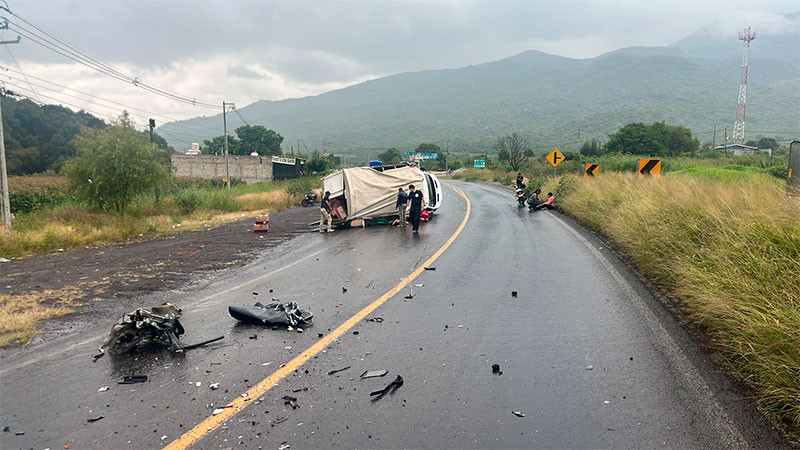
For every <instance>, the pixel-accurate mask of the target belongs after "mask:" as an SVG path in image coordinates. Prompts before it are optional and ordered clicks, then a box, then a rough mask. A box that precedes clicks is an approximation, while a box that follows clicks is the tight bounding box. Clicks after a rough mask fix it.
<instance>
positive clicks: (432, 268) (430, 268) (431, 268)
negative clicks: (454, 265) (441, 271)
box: [425, 267, 436, 270]
mask: <svg viewBox="0 0 800 450" xmlns="http://www.w3.org/2000/svg"><path fill="white" fill-rule="evenodd" d="M425 270H436V267H426V268H425Z"/></svg>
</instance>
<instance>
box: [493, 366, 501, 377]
mask: <svg viewBox="0 0 800 450" xmlns="http://www.w3.org/2000/svg"><path fill="white" fill-rule="evenodd" d="M492 373H493V374H495V375H502V374H503V372H501V371H500V364H492Z"/></svg>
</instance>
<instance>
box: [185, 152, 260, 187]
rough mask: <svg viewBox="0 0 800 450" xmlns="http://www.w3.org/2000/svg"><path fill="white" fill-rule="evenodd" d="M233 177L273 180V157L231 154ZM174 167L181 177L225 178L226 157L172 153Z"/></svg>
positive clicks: (251, 179)
mask: <svg viewBox="0 0 800 450" xmlns="http://www.w3.org/2000/svg"><path fill="white" fill-rule="evenodd" d="M228 165H229V166H230V174H231V179H232V180H233V179H238V180H242V181H244V182H245V183H255V182H258V181H272V159H271V158H270V157H269V156H229V157H228ZM172 167H173V168H174V169H175V175H176V176H179V177H192V178H206V179H217V180H221V179H223V178H225V157H224V156H211V155H197V156H183V155H172Z"/></svg>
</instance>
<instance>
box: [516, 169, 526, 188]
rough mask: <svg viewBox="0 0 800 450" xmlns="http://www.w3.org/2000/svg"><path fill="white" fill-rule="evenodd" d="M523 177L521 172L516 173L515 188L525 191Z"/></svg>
mask: <svg viewBox="0 0 800 450" xmlns="http://www.w3.org/2000/svg"><path fill="white" fill-rule="evenodd" d="M524 181H525V177H523V176H522V172H517V187H518V188H522V189H525V183H524Z"/></svg>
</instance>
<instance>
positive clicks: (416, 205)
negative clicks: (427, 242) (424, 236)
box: [408, 184, 425, 233]
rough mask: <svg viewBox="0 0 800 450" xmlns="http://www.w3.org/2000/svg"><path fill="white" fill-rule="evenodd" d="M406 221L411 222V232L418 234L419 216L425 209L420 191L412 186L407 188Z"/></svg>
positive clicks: (423, 198) (423, 197)
mask: <svg viewBox="0 0 800 450" xmlns="http://www.w3.org/2000/svg"><path fill="white" fill-rule="evenodd" d="M408 190H409V191H410V193H409V194H408V206H409V208H408V220H409V222H411V231H412V232H414V233H419V215H420V214H422V208H424V207H425V196H424V195H422V191H418V190H417V189H416V188H415V187H414V185H413V184H411V185H409V186H408Z"/></svg>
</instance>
